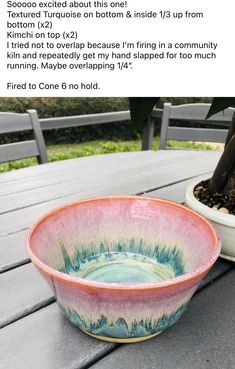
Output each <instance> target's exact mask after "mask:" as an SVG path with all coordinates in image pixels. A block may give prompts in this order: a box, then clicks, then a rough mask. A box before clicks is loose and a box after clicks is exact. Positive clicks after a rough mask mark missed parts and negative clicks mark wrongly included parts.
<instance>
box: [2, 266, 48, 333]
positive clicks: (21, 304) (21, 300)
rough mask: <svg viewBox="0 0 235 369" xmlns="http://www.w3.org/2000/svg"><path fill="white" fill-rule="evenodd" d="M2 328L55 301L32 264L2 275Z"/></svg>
mask: <svg viewBox="0 0 235 369" xmlns="http://www.w3.org/2000/svg"><path fill="white" fill-rule="evenodd" d="M0 301H2V302H3V301H4V303H1V305H0V328H2V327H4V326H5V325H7V324H9V323H11V322H12V321H15V320H18V319H20V318H22V317H23V316H26V315H28V314H30V313H32V312H33V311H35V310H38V309H40V308H41V307H43V306H45V305H48V303H49V302H51V301H55V299H54V298H53V294H52V292H51V290H50V288H49V286H48V285H47V283H46V282H45V281H44V279H43V278H41V276H40V275H39V273H38V271H37V270H36V268H34V266H33V265H32V263H30V264H27V265H23V266H21V267H20V268H16V269H13V270H11V271H9V272H7V273H3V274H1V275H0Z"/></svg>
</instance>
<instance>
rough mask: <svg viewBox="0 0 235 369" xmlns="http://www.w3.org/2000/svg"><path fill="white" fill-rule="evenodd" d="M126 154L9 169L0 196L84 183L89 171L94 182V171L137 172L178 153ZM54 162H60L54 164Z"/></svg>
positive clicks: (1, 183) (176, 156) (100, 173)
mask: <svg viewBox="0 0 235 369" xmlns="http://www.w3.org/2000/svg"><path fill="white" fill-rule="evenodd" d="M126 154H127V153H121V154H118V155H117V154H109V155H105V159H104V156H102V155H100V156H96V158H95V159H94V157H84V158H79V159H71V160H66V161H62V162H54V163H50V165H49V166H48V165H45V166H44V165H43V166H40V167H38V166H35V167H32V168H30V169H31V170H30V171H29V172H28V173H27V174H28V175H26V173H25V171H24V170H23V169H22V171H21V170H18V171H14V172H12V174H13V175H12V176H11V180H10V181H2V182H0V198H1V197H2V196H4V197H5V196H6V195H8V194H14V193H20V192H22V191H26V190H30V189H35V188H42V187H48V186H52V185H55V184H62V183H67V182H72V181H74V180H78V179H80V180H81V181H83V180H86V181H87V183H89V180H88V178H87V175H88V174H89V173H90V174H91V175H92V180H93V181H94V178H95V179H96V175H97V174H99V175H100V176H102V174H103V173H106V172H107V171H108V172H109V173H110V174H112V173H117V172H118V171H122V170H125V169H126V168H130V169H131V168H132V167H135V168H136V167H137V166H138V171H140V170H141V167H143V168H144V167H145V166H147V165H149V164H150V163H156V161H157V163H158V165H160V163H162V165H164V163H166V162H168V160H169V161H171V160H177V158H178V157H179V156H180V155H178V154H177V153H176V152H172V153H171V154H168V153H167V155H165V154H164V152H158V153H157V154H156V153H154V152H148V153H147V152H141V153H138V152H132V153H129V155H126ZM185 156H186V154H185ZM182 157H183V153H182ZM58 163H59V164H60V165H57V164H58ZM38 168H42V170H41V171H40V170H39V171H38V170H37V169H38ZM136 170H137V169H136ZM84 173H86V175H84ZM14 174H15V176H14ZM30 174H31V177H30ZM19 175H20V176H19ZM0 178H1V176H0ZM8 178H9V177H8ZM0 208H1V206H0Z"/></svg>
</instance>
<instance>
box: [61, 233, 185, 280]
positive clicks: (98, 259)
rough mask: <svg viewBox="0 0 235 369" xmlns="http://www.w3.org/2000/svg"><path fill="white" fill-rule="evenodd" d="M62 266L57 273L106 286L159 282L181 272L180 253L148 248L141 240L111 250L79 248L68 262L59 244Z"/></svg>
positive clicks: (65, 251)
mask: <svg viewBox="0 0 235 369" xmlns="http://www.w3.org/2000/svg"><path fill="white" fill-rule="evenodd" d="M59 245H60V248H61V252H62V254H63V259H64V266H63V267H62V268H61V269H60V271H62V272H64V273H66V274H69V275H71V276H75V277H76V276H77V277H80V278H85V279H88V280H95V281H100V282H108V283H144V282H159V281H161V280H166V279H169V278H172V277H175V276H179V275H182V274H183V273H184V272H185V268H184V262H183V257H182V253H181V251H180V250H177V247H174V248H169V247H166V246H161V245H156V246H155V247H154V248H150V247H148V246H146V245H145V244H144V242H143V241H142V240H140V242H138V243H137V242H135V240H134V239H131V240H130V241H129V242H125V243H123V242H122V243H121V242H117V243H116V244H115V245H112V247H110V246H108V245H107V244H105V243H103V242H100V243H99V244H98V245H94V244H92V245H89V246H86V247H82V246H79V248H78V249H77V250H76V251H75V255H73V257H72V258H71V257H70V256H69V254H68V252H67V250H66V248H65V246H64V243H63V241H62V240H60V241H59Z"/></svg>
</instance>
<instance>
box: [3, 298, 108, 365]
mask: <svg viewBox="0 0 235 369" xmlns="http://www.w3.org/2000/svg"><path fill="white" fill-rule="evenodd" d="M0 347H1V369H32V368H33V369H44V368H45V369H84V368H87V367H88V366H89V363H90V364H92V363H93V362H94V361H96V360H98V359H99V358H101V357H103V356H104V355H105V354H106V353H108V352H110V351H112V349H113V348H114V347H115V345H114V344H108V343H104V342H102V341H98V340H95V339H93V338H91V337H89V336H87V335H85V334H84V333H82V332H81V331H80V330H79V329H78V328H77V327H75V326H74V325H72V324H71V323H70V322H69V321H68V320H67V319H66V318H65V317H64V316H63V315H62V314H61V312H60V311H59V309H58V307H57V305H56V304H52V305H50V306H48V307H46V308H44V309H41V310H39V311H38V312H36V313H34V314H32V315H29V316H27V317H26V318H24V319H21V320H19V321H18V322H15V323H14V324H11V325H9V326H7V327H5V328H3V329H2V330H1V331H0Z"/></svg>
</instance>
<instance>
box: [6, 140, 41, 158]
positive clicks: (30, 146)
mask: <svg viewBox="0 0 235 369" xmlns="http://www.w3.org/2000/svg"><path fill="white" fill-rule="evenodd" d="M38 155H39V151H38V147H37V143H36V141H34V140H30V141H24V142H16V143H12V144H6V145H0V158H1V159H0V162H2V163H4V162H6V161H11V160H17V159H19V158H22V157H23V158H30V157H32V156H38Z"/></svg>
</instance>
